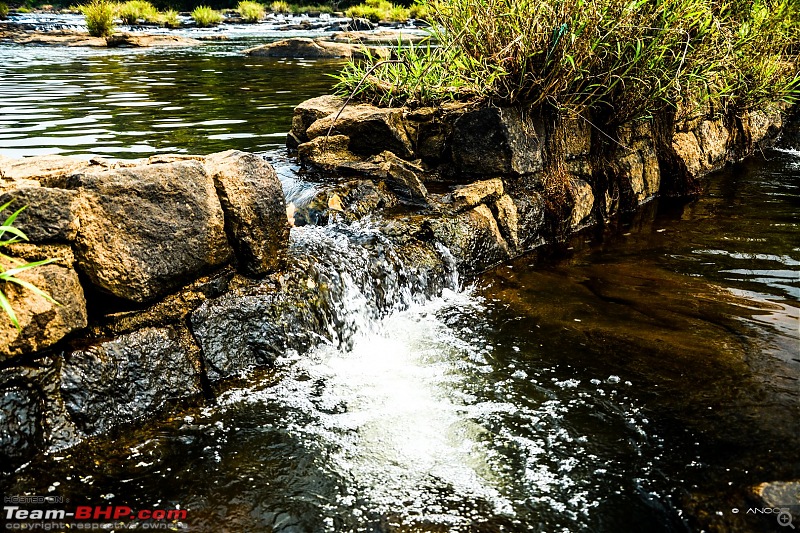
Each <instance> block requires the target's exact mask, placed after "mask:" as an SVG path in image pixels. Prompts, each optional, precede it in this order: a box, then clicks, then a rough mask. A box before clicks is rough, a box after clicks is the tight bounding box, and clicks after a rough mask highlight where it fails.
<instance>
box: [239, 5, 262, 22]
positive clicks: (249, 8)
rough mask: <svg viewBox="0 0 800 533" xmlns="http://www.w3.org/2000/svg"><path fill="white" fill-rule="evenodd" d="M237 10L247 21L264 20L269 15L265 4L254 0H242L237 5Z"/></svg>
mask: <svg viewBox="0 0 800 533" xmlns="http://www.w3.org/2000/svg"><path fill="white" fill-rule="evenodd" d="M236 11H238V12H239V15H241V16H242V19H244V21H245V22H251V23H255V22H258V21H259V20H262V19H263V18H264V17H265V16H266V15H267V10H266V8H264V5H263V4H259V3H258V2H253V1H252V0H242V1H241V2H239V5H237V6H236Z"/></svg>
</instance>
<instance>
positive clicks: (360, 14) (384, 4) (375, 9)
mask: <svg viewBox="0 0 800 533" xmlns="http://www.w3.org/2000/svg"><path fill="white" fill-rule="evenodd" d="M344 14H345V16H347V17H350V18H365V19H367V20H369V21H371V22H380V21H382V20H391V21H396V22H405V21H406V20H408V19H409V10H408V9H407V8H405V7H403V6H399V5H395V4H392V3H391V2H389V1H388V0H366V1H365V2H364V3H363V4H358V5H355V6H352V7H350V8H348V9H347V10H346V11H345V13H344Z"/></svg>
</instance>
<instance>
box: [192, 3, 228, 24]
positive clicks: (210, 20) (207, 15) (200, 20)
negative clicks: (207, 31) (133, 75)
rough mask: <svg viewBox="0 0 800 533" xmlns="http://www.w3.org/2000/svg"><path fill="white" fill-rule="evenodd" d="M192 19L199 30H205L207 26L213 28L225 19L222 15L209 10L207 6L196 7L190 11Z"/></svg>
mask: <svg viewBox="0 0 800 533" xmlns="http://www.w3.org/2000/svg"><path fill="white" fill-rule="evenodd" d="M192 18H193V19H194V22H195V24H197V26H198V27H200V28H207V27H208V26H215V25H217V24H219V23H220V22H222V21H223V19H224V18H225V17H223V16H222V13H220V12H219V11H216V10H214V9H211V8H210V7H208V6H198V7H196V8H194V11H192Z"/></svg>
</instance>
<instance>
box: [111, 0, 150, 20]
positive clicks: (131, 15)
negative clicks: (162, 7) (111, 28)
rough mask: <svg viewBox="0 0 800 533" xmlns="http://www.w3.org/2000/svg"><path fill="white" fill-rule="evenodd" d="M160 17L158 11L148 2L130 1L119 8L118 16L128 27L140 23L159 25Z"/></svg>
mask: <svg viewBox="0 0 800 533" xmlns="http://www.w3.org/2000/svg"><path fill="white" fill-rule="evenodd" d="M159 15H160V14H159V12H158V9H156V7H155V6H154V5H153V4H151V3H150V2H147V1H146V0H128V1H127V2H124V3H122V4H119V7H118V8H117V16H118V17H119V18H120V19H121V20H122V23H123V24H127V25H128V26H133V25H135V24H137V23H139V22H149V23H154V24H155V23H159V22H160V19H159Z"/></svg>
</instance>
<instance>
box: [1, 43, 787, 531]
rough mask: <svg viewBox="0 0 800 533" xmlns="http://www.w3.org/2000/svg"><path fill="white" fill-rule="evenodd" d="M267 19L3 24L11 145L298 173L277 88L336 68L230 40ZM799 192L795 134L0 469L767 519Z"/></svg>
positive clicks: (664, 525)
mask: <svg viewBox="0 0 800 533" xmlns="http://www.w3.org/2000/svg"><path fill="white" fill-rule="evenodd" d="M257 40H258V37H254V36H252V35H246V36H243V37H237V38H233V39H231V40H229V41H219V42H210V43H207V44H204V45H202V46H200V47H196V48H178V49H161V50H134V49H124V50H122V49H118V50H104V49H103V50H92V49H85V48H70V49H67V48H49V47H48V48H46V47H21V46H15V45H7V44H0V155H6V156H13V157H21V156H27V155H38V154H55V153H57V154H63V155H77V156H80V157H97V156H100V157H108V158H121V159H126V158H137V157H146V156H149V155H151V154H154V153H163V152H180V153H200V154H206V153H211V152H215V151H220V150H225V149H230V148H235V149H240V150H247V151H253V152H257V153H260V154H262V155H264V156H265V157H266V158H267V159H268V160H270V161H272V162H273V164H274V165H275V166H276V167H277V169H278V171H279V174H280V175H281V178H282V180H283V182H284V186H285V188H286V191H287V194H289V195H299V194H303V191H307V190H308V189H309V188H313V187H316V186H317V185H316V184H313V183H308V182H306V181H305V178H304V177H303V176H302V175H298V169H297V168H296V166H295V165H294V164H293V162H292V160H291V158H289V157H288V156H287V154H286V153H285V150H284V149H283V148H282V146H283V143H284V140H285V134H286V133H287V131H288V130H289V126H290V123H291V112H292V108H293V106H294V105H296V104H297V103H299V102H301V101H303V100H304V99H306V98H310V97H313V96H318V95H320V94H325V93H326V92H329V91H330V88H331V85H332V83H333V80H332V78H331V77H330V76H329V74H331V73H334V72H335V71H336V69H337V68H338V67H339V65H340V63H336V62H321V61H301V60H285V61H284V60H274V59H261V58H258V59H257V58H248V57H245V56H243V55H241V53H240V51H241V50H242V49H244V48H246V47H248V46H252V45H253V44H254V42H256V41H257ZM795 148H798V147H795ZM799 210H800V152H798V151H793V150H791V149H784V150H771V151H768V152H765V153H764V154H761V155H758V156H756V157H754V158H753V159H751V160H750V161H748V162H746V163H743V164H738V165H735V166H731V167H729V168H727V169H725V170H724V171H722V172H719V173H716V174H714V175H712V176H710V177H709V178H708V179H707V180H706V182H705V191H704V193H703V194H702V195H701V196H699V197H698V198H694V199H681V200H677V199H663V200H660V201H655V202H651V203H649V204H646V205H644V206H642V208H641V210H640V211H639V212H637V213H632V214H627V215H624V216H623V217H621V218H620V220H618V221H617V222H615V224H613V225H612V227H606V228H603V229H590V230H588V231H585V232H583V233H581V234H579V235H577V236H575V237H574V238H572V239H571V240H570V241H569V242H567V243H563V244H562V245H559V246H553V247H548V248H546V249H540V250H538V251H536V252H534V253H531V254H529V255H527V256H524V257H521V258H519V259H517V260H515V261H512V262H510V263H508V264H505V265H501V266H498V267H497V268H495V269H493V270H491V271H489V272H486V273H485V274H483V275H481V276H479V277H478V278H477V279H471V280H457V279H453V280H450V282H449V286H448V288H446V289H444V291H442V292H437V293H436V294H423V295H416V296H415V297H411V298H406V299H402V301H403V302H404V305H402V306H401V305H398V306H397V309H396V310H395V311H394V312H391V313H390V314H389V315H388V316H380V315H379V314H376V313H374V312H370V298H369V295H370V294H371V293H370V292H369V291H368V290H367V288H366V287H358V286H353V287H349V288H348V290H347V291H345V294H346V295H347V298H345V299H344V300H343V301H342V303H341V305H342V306H346V307H348V309H349V316H351V317H352V318H353V321H352V323H353V324H354V325H355V329H354V331H355V333H354V336H353V338H352V340H351V342H350V343H346V344H345V346H346V347H341V346H339V345H335V344H332V343H322V344H321V345H320V346H318V347H317V348H315V349H314V350H312V351H311V353H308V354H297V353H287V354H285V357H283V358H281V359H280V360H278V361H276V365H275V368H273V369H268V370H257V371H254V372H252V373H250V374H247V375H245V376H242V378H241V379H239V380H235V381H234V382H231V383H229V384H227V385H225V386H224V388H222V389H221V390H220V396H219V398H218V401H217V403H216V404H215V405H213V406H206V407H202V408H201V407H194V406H191V405H186V406H177V407H175V408H174V409H172V410H170V411H169V412H167V413H166V414H164V415H162V416H160V417H159V418H157V419H155V420H153V421H150V422H148V423H147V424H145V425H143V426H137V427H136V428H134V429H133V430H131V429H129V428H122V429H120V430H118V431H116V432H114V434H112V435H109V436H107V437H103V438H97V439H92V440H90V441H87V442H85V443H83V444H81V445H79V446H77V447H75V448H73V449H70V450H66V451H62V452H57V453H53V454H50V455H43V456H41V457H38V458H37V459H36V460H34V461H33V462H31V463H29V464H27V465H25V466H23V467H22V468H21V469H19V470H18V471H17V472H15V473H14V474H13V475H11V476H7V477H6V478H4V479H3V481H2V484H1V485H0V488H1V489H2V491H3V492H4V493H5V494H54V495H61V496H64V497H66V498H69V499H70V500H71V501H72V502H83V503H87V504H92V505H97V504H105V503H106V502H108V504H109V505H112V504H113V505H128V506H131V507H133V508H153V507H155V508H158V507H161V508H175V507H176V506H180V508H182V509H186V510H187V511H188V513H189V517H188V519H187V520H186V523H187V524H188V526H189V527H190V530H192V531H282V532H304V531H312V532H316V531H330V532H339V531H365V532H366V531H369V532H372V531H431V532H439V531H475V532H494V531H520V532H522V531H544V532H551V531H563V532H572V531H598V532H624V531H649V532H660V531H664V532H666V531H700V530H707V531H774V530H776V528H777V524H776V523H775V520H774V517H769V516H767V517H765V516H753V515H752V514H748V513H746V510H747V509H748V508H749V507H755V503H753V502H752V501H751V500H749V499H747V488H748V487H749V486H752V485H755V484H758V483H760V482H764V481H772V480H789V479H798V478H800V452H798V450H800V381H798V379H800V333H799V332H798V326H799V321H800V317H799V315H800V303H798V302H800V239H798V224H800V222H799V221H798V217H797V214H798V211H799ZM368 230H369V228H356V230H355V231H368ZM292 231H293V236H292V238H293V240H294V241H298V240H303V239H325V238H332V235H336V234H338V233H337V232H342V231H345V228H341V227H338V226H336V225H333V226H329V227H326V228H313V227H306V228H295V229H293V230H292ZM347 231H353V230H352V228H351V229H349V230H347ZM354 242H355V243H356V244H354V245H353V246H358V244H357V243H358V239H355V240H354ZM411 291H412V292H413V287H412V288H411ZM734 509H735V510H736V511H734ZM180 525H181V524H175V525H174V527H175V528H178V527H179V526H180Z"/></svg>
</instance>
